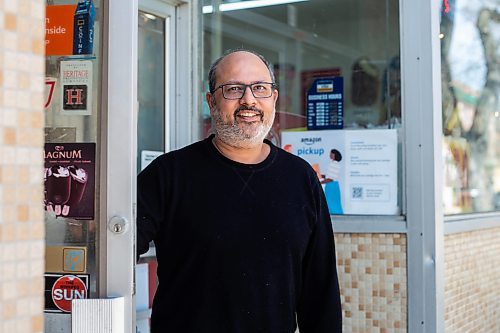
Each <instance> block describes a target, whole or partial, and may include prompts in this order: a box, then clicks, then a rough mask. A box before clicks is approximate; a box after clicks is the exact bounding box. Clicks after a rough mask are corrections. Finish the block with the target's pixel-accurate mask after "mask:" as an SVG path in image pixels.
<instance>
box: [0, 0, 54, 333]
mask: <svg viewBox="0 0 500 333" xmlns="http://www.w3.org/2000/svg"><path fill="white" fill-rule="evenodd" d="M44 16H45V2H44V1H42V0H0V161H1V164H0V332H2V333H3V332H5V333H20V332H22V333H24V332H42V331H43V289H44V285H43V282H44V281H43V272H44V264H43V261H44V246H45V243H44V224H43V211H42V200H43V184H42V180H43V179H42V178H43V177H42V175H43V173H42V171H43V164H42V163H43V158H42V157H43V151H42V148H43V121H44V117H43V110H42V107H43V99H44V96H43V89H44V75H45V74H44V72H45V69H44V55H43V52H44V48H43V45H44V29H43V23H44Z"/></svg>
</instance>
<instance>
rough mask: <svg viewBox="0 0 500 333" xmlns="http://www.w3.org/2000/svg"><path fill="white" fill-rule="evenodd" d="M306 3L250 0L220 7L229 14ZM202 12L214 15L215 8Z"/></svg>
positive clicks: (284, 0) (291, 0)
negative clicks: (235, 11)
mask: <svg viewBox="0 0 500 333" xmlns="http://www.w3.org/2000/svg"><path fill="white" fill-rule="evenodd" d="M304 1H308V0H250V1H240V2H232V3H222V4H220V5H219V11H220V12H229V11H232V10H240V9H250V8H258V7H267V6H276V5H285V4H290V3H295V2H304ZM202 12H203V14H210V13H213V12H214V7H213V6H203V9H202Z"/></svg>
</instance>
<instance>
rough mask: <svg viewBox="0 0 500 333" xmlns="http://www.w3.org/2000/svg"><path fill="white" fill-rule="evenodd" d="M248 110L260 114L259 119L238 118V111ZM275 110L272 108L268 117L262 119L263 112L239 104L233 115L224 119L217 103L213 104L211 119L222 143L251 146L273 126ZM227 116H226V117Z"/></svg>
mask: <svg viewBox="0 0 500 333" xmlns="http://www.w3.org/2000/svg"><path fill="white" fill-rule="evenodd" d="M244 110H249V111H254V112H258V113H259V114H260V120H259V121H253V122H245V121H241V120H239V119H238V117H237V114H238V113H239V112H240V111H244ZM275 113H276V110H275V109H273V111H272V114H271V115H270V117H269V119H264V112H262V110H260V109H258V108H256V107H253V106H240V107H239V108H237V109H236V110H235V111H234V114H233V117H232V118H230V119H224V117H223V115H222V114H221V112H220V110H219V108H218V106H217V105H214V109H213V120H214V125H215V133H217V137H218V138H219V139H220V140H221V141H222V142H224V143H226V144H228V145H230V146H233V147H237V148H253V147H256V146H257V145H259V144H261V143H262V142H263V141H264V138H265V137H266V136H267V134H268V133H269V131H270V130H271V127H272V126H273V122H274V116H275ZM226 118H227V117H226Z"/></svg>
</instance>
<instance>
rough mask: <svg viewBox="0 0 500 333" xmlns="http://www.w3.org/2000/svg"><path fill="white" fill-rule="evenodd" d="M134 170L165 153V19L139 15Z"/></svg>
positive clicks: (139, 169) (150, 15) (143, 166)
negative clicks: (137, 100) (135, 163)
mask: <svg viewBox="0 0 500 333" xmlns="http://www.w3.org/2000/svg"><path fill="white" fill-rule="evenodd" d="M138 43H139V48H138V59H139V63H138V84H137V94H138V99H139V110H138V119H137V171H138V172H139V171H141V170H142V169H144V168H145V167H146V166H147V164H148V163H149V162H151V160H152V159H153V158H154V157H156V156H157V155H158V154H160V153H162V152H164V151H165V20H164V19H163V18H161V17H158V16H156V15H153V14H150V13H146V12H139V35H138Z"/></svg>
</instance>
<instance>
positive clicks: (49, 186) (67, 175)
mask: <svg viewBox="0 0 500 333" xmlns="http://www.w3.org/2000/svg"><path fill="white" fill-rule="evenodd" d="M44 157H45V172H44V187H45V191H44V207H45V210H46V211H47V213H49V214H54V215H55V216H56V217H67V218H72V219H76V220H92V219H94V189H95V143H46V144H45V152H44Z"/></svg>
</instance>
